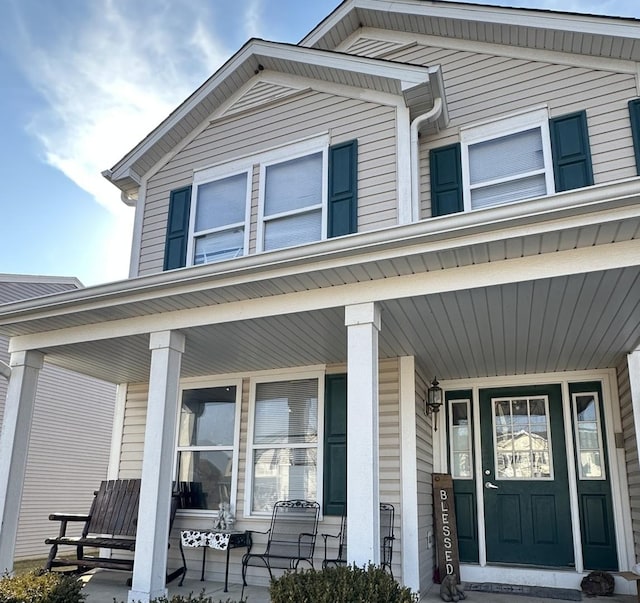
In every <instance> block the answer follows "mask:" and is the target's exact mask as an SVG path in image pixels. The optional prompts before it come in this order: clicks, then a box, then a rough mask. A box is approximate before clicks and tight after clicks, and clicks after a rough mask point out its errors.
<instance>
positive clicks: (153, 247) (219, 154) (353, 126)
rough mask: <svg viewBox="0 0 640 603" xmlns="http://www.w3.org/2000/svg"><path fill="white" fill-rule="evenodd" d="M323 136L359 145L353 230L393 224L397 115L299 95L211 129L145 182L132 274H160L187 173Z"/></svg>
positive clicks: (367, 105)
mask: <svg viewBox="0 0 640 603" xmlns="http://www.w3.org/2000/svg"><path fill="white" fill-rule="evenodd" d="M327 132H328V133H329V136H330V143H331V144H336V143H339V142H345V141H347V140H351V139H354V138H357V139H358V230H359V231H366V230H372V229H376V228H382V227H386V226H391V225H395V224H397V194H396V188H397V186H396V111H395V108H394V107H388V106H382V105H378V104H375V103H371V102H364V101H361V100H356V99H352V98H346V97H342V96H335V95H332V94H327V93H324V92H317V91H306V92H303V93H300V94H297V95H294V96H292V97H291V98H287V99H283V100H281V101H279V102H276V103H271V104H269V105H267V106H265V107H264V108H263V109H262V110H260V109H259V108H258V109H256V110H255V111H252V112H249V113H246V112H245V113H242V114H239V115H232V116H228V117H225V118H223V119H220V120H217V121H215V122H214V123H212V124H210V125H209V126H208V127H207V128H206V129H205V130H204V131H203V132H201V133H200V134H199V135H198V136H197V137H196V138H195V139H194V140H193V141H191V142H190V143H189V144H188V145H187V146H186V147H185V148H184V149H182V150H181V151H180V152H179V153H177V155H176V156H175V157H173V158H172V159H171V160H170V161H169V162H168V163H167V164H166V165H165V166H164V167H163V168H162V169H161V170H160V171H159V172H158V173H157V174H155V175H154V176H153V177H152V178H151V179H150V180H149V182H148V186H147V191H146V201H145V208H144V221H143V227H142V241H141V250H140V268H139V274H140V275H144V274H152V273H155V272H160V271H161V270H162V264H163V257H164V244H165V235H166V224H167V211H168V203H169V192H170V191H171V190H174V189H176V188H179V187H182V186H188V185H189V184H191V182H192V179H193V171H194V170H198V169H202V168H205V167H212V166H215V165H218V164H222V163H225V162H228V161H233V160H235V159H237V158H238V157H246V158H247V160H248V162H247V165H249V163H250V155H253V154H258V153H261V152H263V151H268V150H270V149H273V148H274V147H278V146H281V145H286V144H288V143H295V142H297V141H299V140H301V139H304V138H308V137H312V136H314V135H318V136H319V135H322V134H326V133H327ZM257 172H258V169H257V167H255V166H254V175H253V186H252V200H251V233H250V250H249V252H250V253H254V252H255V240H256V223H257V205H258V180H257V178H258V173H257Z"/></svg>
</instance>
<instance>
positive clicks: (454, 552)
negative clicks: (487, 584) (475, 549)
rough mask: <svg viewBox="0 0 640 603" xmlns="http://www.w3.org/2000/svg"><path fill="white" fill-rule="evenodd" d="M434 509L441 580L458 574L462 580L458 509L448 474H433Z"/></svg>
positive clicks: (451, 481)
mask: <svg viewBox="0 0 640 603" xmlns="http://www.w3.org/2000/svg"><path fill="white" fill-rule="evenodd" d="M433 509H434V515H435V526H436V527H435V530H436V532H435V533H436V550H437V552H438V571H439V573H440V579H442V578H444V577H445V576H446V575H447V574H456V576H458V579H460V556H459V554H458V532H457V529H456V509H455V505H454V500H453V480H452V479H451V475H449V474H448V473H434V474H433Z"/></svg>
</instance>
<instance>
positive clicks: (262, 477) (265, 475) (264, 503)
mask: <svg viewBox="0 0 640 603" xmlns="http://www.w3.org/2000/svg"><path fill="white" fill-rule="evenodd" d="M316 464H317V453H316V450H315V448H298V449H288V448H269V449H266V450H256V451H255V452H254V462H253V503H252V510H253V511H270V510H271V509H272V508H273V503H275V502H276V501H278V500H288V499H294V498H299V499H306V500H315V499H316V496H317V494H316V493H317V483H316Z"/></svg>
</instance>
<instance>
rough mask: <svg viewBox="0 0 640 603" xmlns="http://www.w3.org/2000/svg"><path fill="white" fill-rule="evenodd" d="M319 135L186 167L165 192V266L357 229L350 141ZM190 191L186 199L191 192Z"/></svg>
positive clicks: (221, 257)
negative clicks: (189, 171)
mask: <svg viewBox="0 0 640 603" xmlns="http://www.w3.org/2000/svg"><path fill="white" fill-rule="evenodd" d="M328 142H329V137H328V136H321V137H317V138H313V139H310V140H305V141H302V142H299V143H295V144H292V145H289V146H286V147H278V148H276V149H273V150H269V151H265V152H264V153H261V154H259V155H255V156H251V157H247V158H243V159H240V160H238V161H233V162H228V163H225V164H223V165H220V166H212V167H209V168H205V169H203V170H198V171H196V172H195V173H194V180H193V195H192V193H191V187H187V188H183V189H179V190H177V191H173V192H172V193H171V201H170V207H169V224H168V229H167V245H166V258H165V270H168V269H170V268H177V267H179V266H185V265H187V266H191V265H197V264H208V263H210V262H217V261H222V260H227V259H231V258H236V257H240V256H242V255H246V254H248V253H249V240H250V237H249V235H250V225H251V216H252V213H251V206H252V203H254V204H255V202H256V197H257V203H258V215H257V220H256V221H255V224H256V227H255V228H256V230H257V232H255V241H256V243H255V251H256V253H261V252H263V251H273V250H277V249H284V248H286V247H295V246H298V245H304V244H307V243H313V242H316V241H321V240H323V239H326V238H331V237H338V236H343V235H346V234H351V233H354V232H357V229H358V141H357V140H349V141H346V142H342V143H338V144H335V145H329V144H328ZM192 196H193V199H192Z"/></svg>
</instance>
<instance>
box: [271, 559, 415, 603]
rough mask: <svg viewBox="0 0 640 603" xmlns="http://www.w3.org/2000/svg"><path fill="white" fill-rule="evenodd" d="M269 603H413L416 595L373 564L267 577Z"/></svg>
mask: <svg viewBox="0 0 640 603" xmlns="http://www.w3.org/2000/svg"><path fill="white" fill-rule="evenodd" d="M269 594H270V595H271V603H414V602H415V601H417V600H418V596H417V595H416V594H414V593H412V592H411V589H409V588H403V587H402V586H400V584H398V582H396V581H395V580H394V579H393V578H392V577H391V576H390V575H389V574H388V573H387V572H385V571H384V570H383V569H382V568H380V567H377V566H375V565H369V566H367V567H366V568H361V567H357V566H356V565H352V566H346V567H342V566H341V567H331V568H327V569H324V570H322V571H316V570H313V569H311V570H306V571H300V572H295V573H294V572H288V573H286V574H285V575H284V576H282V577H280V578H274V579H272V580H271V586H270V588H269Z"/></svg>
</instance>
